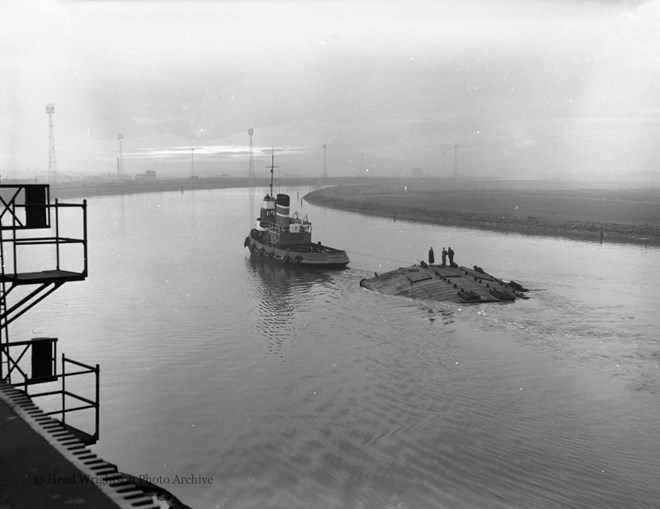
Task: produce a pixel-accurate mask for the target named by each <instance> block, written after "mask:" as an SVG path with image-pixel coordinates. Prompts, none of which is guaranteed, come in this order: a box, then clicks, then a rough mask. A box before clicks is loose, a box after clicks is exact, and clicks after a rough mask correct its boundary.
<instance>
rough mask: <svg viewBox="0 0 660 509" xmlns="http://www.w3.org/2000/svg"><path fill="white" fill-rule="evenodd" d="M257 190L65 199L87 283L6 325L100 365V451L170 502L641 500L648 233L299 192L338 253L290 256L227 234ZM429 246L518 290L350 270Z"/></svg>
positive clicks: (651, 341)
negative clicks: (505, 300)
mask: <svg viewBox="0 0 660 509" xmlns="http://www.w3.org/2000/svg"><path fill="white" fill-rule="evenodd" d="M307 191H309V188H305V189H292V190H289V192H290V195H291V197H292V203H294V202H296V200H298V203H300V198H301V197H302V196H303V195H304V194H305V193H306V192H307ZM263 194H264V193H263V191H261V190H259V191H253V190H248V189H225V190H212V191H195V192H186V193H163V194H144V195H134V196H111V197H99V198H91V199H89V200H88V203H89V228H90V231H89V240H90V246H89V249H90V253H89V262H90V276H89V278H88V280H87V281H85V282H81V283H69V284H67V285H65V286H64V287H63V288H61V289H60V290H58V291H57V292H55V294H53V295H52V296H50V297H49V298H48V299H47V301H46V302H47V304H46V303H44V304H41V305H40V306H38V307H37V308H36V309H35V310H33V311H31V312H30V314H29V315H27V316H30V317H31V320H27V322H29V323H28V324H27V325H21V326H20V327H24V330H21V328H20V327H19V326H16V327H14V328H13V330H12V336H13V337H15V338H16V339H17V340H18V338H19V337H20V336H21V335H22V334H23V333H24V334H26V335H28V334H29V335H32V336H36V335H53V336H58V337H59V338H60V344H59V351H60V352H65V353H66V354H67V355H68V356H70V357H72V358H74V359H77V360H81V361H84V362H90V363H96V362H98V363H100V364H101V375H102V378H101V389H102V391H101V440H100V443H99V444H98V445H97V446H95V449H96V451H97V452H98V453H99V454H100V455H101V456H102V457H103V458H104V459H106V460H108V461H111V462H113V463H116V464H117V465H118V466H119V468H120V469H121V470H123V471H125V472H128V473H132V474H134V475H138V476H139V475H141V476H148V477H149V478H151V479H155V480H156V481H160V483H161V484H162V485H163V486H164V487H165V488H167V489H169V490H170V491H171V492H172V493H174V494H175V495H177V496H178V497H179V498H181V499H182V500H183V501H184V502H186V503H187V504H189V505H190V506H192V507H194V508H214V507H222V508H388V507H390V508H438V507H441V508H442V507H446V508H484V507H494V508H500V507H501V508H506V507H530V508H540V507H574V508H599V509H600V508H605V507H611V508H623V507H626V508H628V507H660V426H659V423H660V340H659V339H658V330H660V313H659V307H658V300H657V299H658V288H660V271H659V270H658V267H660V265H659V264H658V259H659V255H660V250H658V249H657V248H655V249H654V248H645V247H640V246H628V245H614V244H607V243H605V244H604V245H600V244H596V243H586V242H578V241H571V240H561V239H552V238H543V237H525V236H521V235H506V234H501V233H488V232H483V231H477V230H468V229H458V228H449V227H439V226H432V225H423V224H415V223H409V222H403V221H399V222H393V221H391V220H387V219H383V218H369V217H365V216H359V215H355V214H350V213H344V212H339V211H334V210H328V209H322V208H319V207H313V206H311V205H309V204H306V203H305V204H304V206H303V208H302V211H303V212H304V213H307V214H309V218H310V219H311V220H312V221H313V224H314V232H313V235H314V240H322V241H323V242H324V243H326V244H329V245H331V246H336V247H342V248H345V249H347V250H348V251H349V255H350V257H351V264H350V268H349V269H347V270H345V271H339V272H326V273H321V272H300V271H297V270H293V269H289V268H287V267H284V266H282V265H263V264H261V263H258V262H254V261H251V260H250V258H249V252H248V250H247V249H245V248H244V247H243V239H244V238H245V236H246V234H247V232H248V230H249V228H250V226H251V224H252V218H253V217H256V214H257V209H258V207H259V205H260V202H261V198H262V196H263ZM70 201H76V200H70ZM295 208H296V207H292V209H293V210H295ZM448 245H451V246H452V247H453V248H454V250H455V251H456V260H457V261H458V263H459V264H464V265H470V266H471V265H474V264H476V265H481V266H482V267H484V269H485V270H487V271H489V272H491V273H493V274H495V275H497V276H500V277H502V278H505V279H515V280H517V281H520V282H522V283H523V284H525V285H526V286H527V287H528V288H531V289H533V290H535V291H532V292H530V295H531V298H530V299H529V300H527V301H520V302H516V303H513V304H507V305H499V304H498V305H471V306H465V305H458V304H449V303H433V302H419V301H411V300H407V299H401V298H394V297H386V296H383V295H379V294H376V293H372V292H369V291H367V290H364V289H361V288H360V287H359V285H358V283H359V281H360V279H361V278H363V277H366V276H369V275H372V274H373V272H374V271H378V272H382V271H385V270H389V269H392V268H396V267H398V266H403V265H409V264H412V263H413V262H415V261H417V260H420V259H423V258H424V257H425V256H426V253H427V251H428V248H429V246H433V247H434V248H435V251H436V256H438V255H439V252H440V250H441V248H442V247H443V246H444V247H447V246H448ZM374 256H378V257H380V258H375V257H374ZM22 322H26V320H25V319H24V320H22ZM177 476H178V478H177ZM190 476H194V479H191V477H190ZM183 478H187V480H186V479H183ZM202 478H204V479H205V480H200V479H202ZM208 478H210V481H212V484H206V483H207V482H208V481H209V479H208Z"/></svg>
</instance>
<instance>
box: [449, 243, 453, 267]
mask: <svg viewBox="0 0 660 509" xmlns="http://www.w3.org/2000/svg"><path fill="white" fill-rule="evenodd" d="M447 256H449V265H450V266H451V267H453V266H454V250H453V249H452V248H451V246H450V247H449V249H447Z"/></svg>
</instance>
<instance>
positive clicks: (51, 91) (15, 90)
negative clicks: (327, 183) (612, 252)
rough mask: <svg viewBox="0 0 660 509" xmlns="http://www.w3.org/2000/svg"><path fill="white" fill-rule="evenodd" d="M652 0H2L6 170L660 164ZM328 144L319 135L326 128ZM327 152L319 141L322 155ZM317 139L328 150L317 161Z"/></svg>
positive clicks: (0, 156) (621, 173) (484, 170)
mask: <svg viewBox="0 0 660 509" xmlns="http://www.w3.org/2000/svg"><path fill="white" fill-rule="evenodd" d="M659 92H660V0H657V1H656V0H654V1H646V2H644V1H632V0H630V1H628V0H620V1H616V0H610V1H592V0H571V1H568V0H552V1H550V0H383V1H375V0H374V1H371V0H348V1H335V0H310V1H306V2H300V1H295V0H292V1H280V0H263V1H250V0H248V1H238V0H186V1H183V0H181V1H173V0H170V1H167V0H121V1H109V0H106V1H103V0H67V1H64V0H60V1H56V0H5V1H3V2H2V4H1V6H0V175H2V176H3V177H15V178H20V177H23V178H32V177H34V176H39V175H40V176H42V177H44V176H46V175H47V172H48V165H49V163H48V161H49V127H48V115H47V114H46V104H47V103H53V104H54V105H55V113H54V115H53V123H54V138H55V147H56V161H57V171H58V174H60V175H65V174H71V175H80V174H93V175H112V174H116V173H117V163H116V158H117V154H118V147H119V144H118V140H117V136H118V134H119V133H121V134H122V136H123V141H122V150H123V154H124V169H125V172H126V173H127V174H135V173H138V172H143V171H145V170H147V169H152V170H156V171H157V172H158V173H159V175H161V176H170V175H171V176H174V175H182V176H186V175H189V174H190V172H191V171H192V165H191V159H192V158H194V160H195V168H196V173H197V174H199V175H200V176H213V175H222V174H229V175H247V171H248V158H249V156H248V153H249V140H250V138H249V135H248V129H249V128H253V129H254V136H253V144H254V148H253V150H254V155H255V170H256V172H257V173H258V174H259V173H260V172H262V171H263V172H264V174H267V170H266V169H265V166H266V164H267V163H268V162H269V161H268V159H269V156H267V154H269V153H270V151H271V150H272V149H273V148H274V149H275V151H276V158H277V159H276V164H278V165H279V166H280V171H281V172H282V173H283V174H292V175H293V174H297V175H305V176H307V175H309V176H313V175H320V174H321V172H322V171H323V167H324V164H326V165H327V170H328V174H329V175H337V176H344V175H382V176H396V175H400V176H409V175H410V174H411V172H412V170H413V169H414V168H421V170H422V171H423V172H424V174H426V175H430V176H451V175H452V174H454V172H457V173H458V175H460V176H470V177H501V178H551V177H567V178H576V179H594V180H598V179H605V180H607V179H644V180H650V181H654V182H657V181H658V180H659V176H660V143H658V140H660V93H659ZM324 145H325V146H326V149H325V151H324V148H323V146H324ZM324 154H325V156H324ZM324 157H325V162H324Z"/></svg>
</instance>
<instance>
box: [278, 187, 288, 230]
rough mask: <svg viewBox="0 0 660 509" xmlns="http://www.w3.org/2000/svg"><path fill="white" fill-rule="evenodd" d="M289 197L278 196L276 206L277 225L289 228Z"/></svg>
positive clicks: (286, 195) (284, 195) (285, 195)
mask: <svg viewBox="0 0 660 509" xmlns="http://www.w3.org/2000/svg"><path fill="white" fill-rule="evenodd" d="M289 205H290V200H289V195H288V194H278V195H277V204H276V205H275V224H279V225H282V226H289V222H290V221H289Z"/></svg>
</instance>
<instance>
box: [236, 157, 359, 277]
mask: <svg viewBox="0 0 660 509" xmlns="http://www.w3.org/2000/svg"><path fill="white" fill-rule="evenodd" d="M274 168H275V165H274V155H273V160H272V163H271V166H270V175H271V177H270V194H267V195H266V196H265V197H264V201H263V204H262V206H261V211H260V214H259V218H258V221H259V228H252V230H250V234H249V235H248V236H247V237H245V241H244V242H243V246H244V247H247V248H248V249H249V250H250V253H251V255H252V256H256V257H260V258H264V259H266V260H268V259H270V260H272V261H275V262H280V263H290V264H294V265H297V266H301V267H315V268H344V267H346V265H348V263H349V261H350V260H349V259H348V255H347V254H346V251H343V250H341V249H335V248H334V247H329V246H325V245H323V244H321V243H320V242H317V243H313V242H312V223H311V222H310V221H308V220H307V217H306V216H305V217H304V218H301V217H300V216H299V215H298V213H297V212H296V213H294V214H293V215H292V216H291V217H290V216H289V207H290V198H289V195H287V194H278V195H277V198H275V197H274V196H273V170H274Z"/></svg>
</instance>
